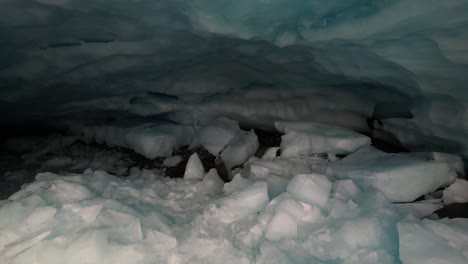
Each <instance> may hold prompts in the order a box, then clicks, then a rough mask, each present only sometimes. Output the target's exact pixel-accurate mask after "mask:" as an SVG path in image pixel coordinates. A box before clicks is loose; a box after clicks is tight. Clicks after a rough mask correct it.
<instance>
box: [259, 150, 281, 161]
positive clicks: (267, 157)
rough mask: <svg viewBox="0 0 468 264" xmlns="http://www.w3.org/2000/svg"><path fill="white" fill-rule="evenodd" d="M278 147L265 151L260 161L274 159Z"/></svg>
mask: <svg viewBox="0 0 468 264" xmlns="http://www.w3.org/2000/svg"><path fill="white" fill-rule="evenodd" d="M279 149H280V148H279V147H271V148H269V149H267V150H266V151H265V154H263V156H262V159H263V160H272V159H274V158H276V154H277V153H278V150H279Z"/></svg>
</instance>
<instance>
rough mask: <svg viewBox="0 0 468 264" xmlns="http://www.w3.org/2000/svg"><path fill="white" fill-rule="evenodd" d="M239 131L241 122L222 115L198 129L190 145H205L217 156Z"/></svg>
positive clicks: (204, 146)
mask: <svg viewBox="0 0 468 264" xmlns="http://www.w3.org/2000/svg"><path fill="white" fill-rule="evenodd" d="M238 131H239V123H238V122H237V121H234V120H231V119H229V118H226V117H220V118H218V119H216V120H214V121H212V122H211V123H210V124H208V125H207V126H205V127H202V128H200V129H199V130H197V131H196V133H195V137H194V138H193V141H192V144H190V147H191V148H193V147H197V146H203V148H205V149H206V150H208V152H210V153H211V154H212V155H215V156H217V155H218V154H219V153H220V152H221V151H222V150H223V149H224V147H225V146H226V145H227V144H228V143H229V142H230V141H231V140H232V139H233V137H234V136H235V135H236V133H237V132H238Z"/></svg>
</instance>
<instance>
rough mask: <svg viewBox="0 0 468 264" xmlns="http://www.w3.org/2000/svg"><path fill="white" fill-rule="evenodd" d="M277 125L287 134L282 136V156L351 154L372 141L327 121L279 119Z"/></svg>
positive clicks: (277, 127)
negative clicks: (289, 120)
mask: <svg viewBox="0 0 468 264" xmlns="http://www.w3.org/2000/svg"><path fill="white" fill-rule="evenodd" d="M275 127H276V129H277V130H278V131H280V132H282V133H284V134H285V135H284V136H282V137H281V138H282V142H281V156H282V157H295V156H309V155H311V154H319V153H329V154H349V153H352V152H354V151H356V150H357V149H359V148H361V147H364V146H367V145H370V143H371V140H370V138H369V137H367V136H365V135H362V134H359V133H357V132H354V131H352V130H349V129H346V128H342V127H338V126H333V125H329V124H325V123H316V122H286V121H277V122H275Z"/></svg>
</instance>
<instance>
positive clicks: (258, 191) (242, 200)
mask: <svg viewBox="0 0 468 264" xmlns="http://www.w3.org/2000/svg"><path fill="white" fill-rule="evenodd" d="M269 201H270V198H269V197H268V187H267V184H266V183H265V182H256V183H254V184H252V185H250V186H248V187H247V188H245V189H243V190H242V191H240V192H236V193H233V194H231V195H230V196H228V197H226V198H225V200H223V202H222V204H221V209H223V210H225V211H227V212H229V215H230V216H229V219H221V220H223V221H227V222H232V221H234V220H235V219H239V218H242V217H244V216H247V215H249V214H254V213H258V212H260V210H262V209H263V208H264V207H265V206H266V205H267V204H268V202H269Z"/></svg>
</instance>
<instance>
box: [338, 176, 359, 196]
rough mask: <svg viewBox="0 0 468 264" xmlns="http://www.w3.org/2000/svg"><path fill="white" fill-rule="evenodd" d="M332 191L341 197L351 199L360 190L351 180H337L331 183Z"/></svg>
mask: <svg viewBox="0 0 468 264" xmlns="http://www.w3.org/2000/svg"><path fill="white" fill-rule="evenodd" d="M333 193H334V194H335V195H337V196H340V197H343V198H347V199H353V198H355V197H356V196H357V195H358V194H359V193H360V190H359V187H358V186H357V185H356V184H355V183H354V182H353V181H352V180H337V181H335V182H334V183H333Z"/></svg>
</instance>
